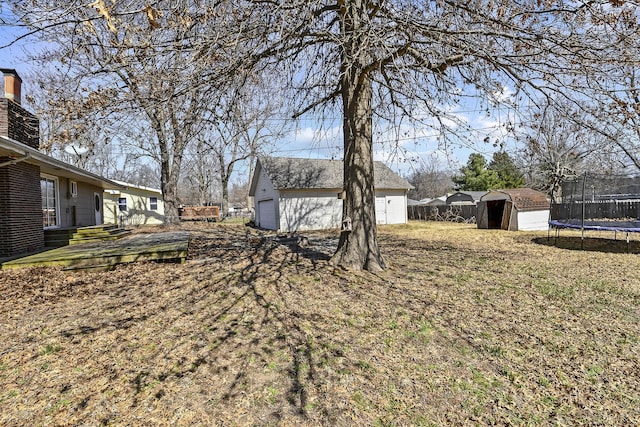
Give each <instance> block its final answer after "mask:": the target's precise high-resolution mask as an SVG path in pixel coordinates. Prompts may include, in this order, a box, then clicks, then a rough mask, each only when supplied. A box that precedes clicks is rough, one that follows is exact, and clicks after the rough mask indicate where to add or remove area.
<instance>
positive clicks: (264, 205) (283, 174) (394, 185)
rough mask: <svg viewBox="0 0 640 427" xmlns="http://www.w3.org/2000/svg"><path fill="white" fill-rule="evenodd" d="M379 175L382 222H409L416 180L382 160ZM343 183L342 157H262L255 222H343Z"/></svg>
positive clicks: (301, 226)
mask: <svg viewBox="0 0 640 427" xmlns="http://www.w3.org/2000/svg"><path fill="white" fill-rule="evenodd" d="M374 176H375V182H374V186H375V190H376V221H377V223H378V224H405V223H406V222H407V191H408V190H409V189H410V188H411V185H410V184H409V183H408V182H407V181H406V180H405V179H403V178H401V177H400V176H398V175H397V174H396V173H395V172H393V171H392V170H391V169H389V168H388V167H387V166H386V165H384V163H382V162H375V164H374ZM342 188H343V163H342V161H341V160H328V159H301V158H289V157H261V158H259V159H258V160H257V162H256V167H255V170H254V175H253V178H252V180H251V186H250V189H249V195H250V196H252V197H253V198H254V204H255V222H256V225H257V226H258V227H260V228H264V229H268V230H277V231H280V232H295V231H302V230H324V229H332V228H340V225H341V223H342V203H343V201H342V199H340V198H339V197H338V195H339V193H341V192H342Z"/></svg>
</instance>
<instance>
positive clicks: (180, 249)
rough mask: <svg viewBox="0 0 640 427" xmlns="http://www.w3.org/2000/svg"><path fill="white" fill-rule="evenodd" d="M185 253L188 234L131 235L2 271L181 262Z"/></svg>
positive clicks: (10, 264) (54, 252) (43, 255)
mask: <svg viewBox="0 0 640 427" xmlns="http://www.w3.org/2000/svg"><path fill="white" fill-rule="evenodd" d="M188 250H189V233H188V232H186V231H174V232H166V233H149V234H134V235H131V236H127V237H123V238H121V239H118V240H115V241H101V242H92V243H82V244H76V245H69V246H63V247H61V248H56V249H51V250H45V251H43V252H39V253H36V254H33V255H29V256H25V257H22V258H17V259H13V260H11V261H6V262H3V263H2V264H1V267H2V268H3V269H7V268H20V267H32V266H47V265H49V266H63V267H65V269H69V270H74V269H105V270H108V269H110V268H113V267H115V266H116V265H118V264H124V263H129V262H137V261H163V262H181V263H182V262H184V261H185V260H186V258H187V253H188Z"/></svg>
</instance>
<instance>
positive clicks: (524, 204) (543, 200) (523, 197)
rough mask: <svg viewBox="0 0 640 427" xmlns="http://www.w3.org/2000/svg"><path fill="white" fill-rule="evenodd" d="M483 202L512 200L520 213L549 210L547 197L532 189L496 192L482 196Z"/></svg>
mask: <svg viewBox="0 0 640 427" xmlns="http://www.w3.org/2000/svg"><path fill="white" fill-rule="evenodd" d="M481 200H482V201H489V200H510V201H511V202H513V205H514V206H515V207H516V208H517V209H518V210H520V211H537V210H545V209H549V206H550V204H549V200H547V195H546V194H544V193H542V192H540V191H536V190H533V189H531V188H514V189H508V190H494V191H490V192H488V193H487V194H485V195H484V196H482V199H481Z"/></svg>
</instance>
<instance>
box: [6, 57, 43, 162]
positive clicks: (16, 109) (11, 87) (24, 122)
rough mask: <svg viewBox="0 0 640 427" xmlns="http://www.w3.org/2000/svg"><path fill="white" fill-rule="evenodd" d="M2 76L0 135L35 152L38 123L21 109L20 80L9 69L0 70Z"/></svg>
mask: <svg viewBox="0 0 640 427" xmlns="http://www.w3.org/2000/svg"><path fill="white" fill-rule="evenodd" d="M0 72H2V74H3V75H4V97H2V98H0V135H2V136H5V137H7V138H11V139H13V140H15V141H18V142H22V143H23V144H26V145H28V146H30V147H32V148H35V149H36V150H37V149H38V147H39V146H40V121H39V120H38V118H37V117H36V116H34V115H33V114H31V113H30V112H29V111H27V110H25V109H24V108H22V105H20V102H21V97H22V79H21V78H20V76H19V75H18V73H17V72H16V70H14V69H11V68H0Z"/></svg>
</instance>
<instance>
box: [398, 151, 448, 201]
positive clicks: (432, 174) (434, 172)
mask: <svg viewBox="0 0 640 427" xmlns="http://www.w3.org/2000/svg"><path fill="white" fill-rule="evenodd" d="M452 175H453V172H452V171H450V170H446V169H444V168H442V167H441V165H440V163H439V161H438V157H437V156H434V155H431V156H427V157H426V158H425V159H424V160H423V161H421V163H420V165H419V167H418V168H416V170H414V171H413V172H412V173H411V174H410V175H409V176H408V177H407V181H409V182H410V183H411V185H413V187H414V188H413V189H411V190H409V193H408V196H409V197H412V198H414V199H417V200H421V199H424V198H435V197H440V196H443V195H445V194H446V193H447V192H448V191H451V190H452V189H453V181H451V176H452Z"/></svg>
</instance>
